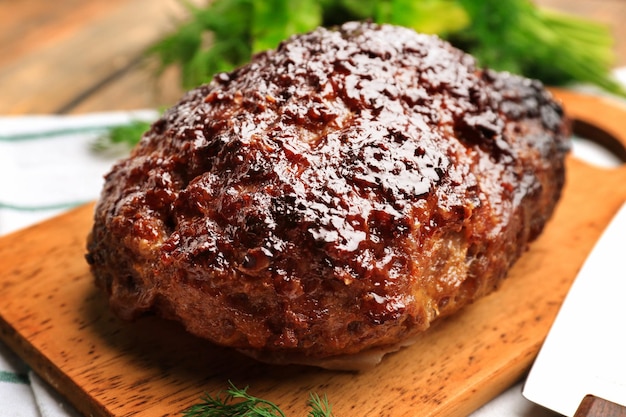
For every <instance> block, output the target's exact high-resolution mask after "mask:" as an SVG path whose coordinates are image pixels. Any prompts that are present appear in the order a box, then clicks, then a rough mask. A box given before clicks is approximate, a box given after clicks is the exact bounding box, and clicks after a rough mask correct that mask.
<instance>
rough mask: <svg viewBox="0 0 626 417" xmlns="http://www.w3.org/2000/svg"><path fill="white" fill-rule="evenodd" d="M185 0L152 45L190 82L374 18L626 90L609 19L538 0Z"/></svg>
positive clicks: (549, 77) (498, 62) (514, 64)
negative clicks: (325, 30)
mask: <svg viewBox="0 0 626 417" xmlns="http://www.w3.org/2000/svg"><path fill="white" fill-rule="evenodd" d="M187 7H188V9H189V11H190V14H191V19H190V20H189V21H188V22H186V23H183V24H181V25H180V27H179V28H178V30H177V31H175V32H174V33H173V34H171V35H170V36H168V37H166V38H165V39H163V40H162V41H161V42H159V43H157V44H156V45H155V46H154V47H153V48H151V49H150V53H151V54H154V55H156V56H157V57H158V58H159V61H160V64H161V67H160V68H165V67H167V66H169V65H173V64H176V65H179V66H180V67H181V69H182V76H181V85H182V87H183V88H192V87H195V86H197V85H199V84H201V83H205V82H208V81H209V80H210V79H211V78H212V76H213V75H214V74H215V73H217V72H220V71H228V70H231V69H233V68H235V67H237V66H239V65H242V64H244V63H246V62H247V61H248V60H249V59H250V58H251V56H252V55H253V54H255V53H257V52H260V51H263V50H266V49H270V48H274V47H276V46H277V45H278V43H279V42H280V41H282V40H284V39H287V38H288V37H289V36H291V35H293V34H296V33H301V32H307V31H310V30H312V29H314V28H315V27H317V26H320V25H322V26H332V25H337V24H341V23H343V22H346V21H349V20H365V19H369V20H372V21H375V22H378V23H392V24H396V25H402V26H407V27H411V28H413V29H415V30H416V31H418V32H424V33H434V34H437V35H439V36H441V37H443V38H446V39H448V40H450V41H451V42H452V43H453V44H454V45H456V46H458V47H460V48H461V49H464V50H466V51H467V52H470V53H471V54H472V55H474V56H475V57H477V59H478V61H479V63H480V64H481V65H482V66H488V67H492V68H494V69H498V70H507V71H510V72H514V73H518V74H522V75H525V76H527V77H532V78H538V79H540V80H542V81H544V83H546V84H565V83H569V82H586V83H592V84H595V85H597V86H599V87H601V88H603V89H605V90H608V91H610V92H612V93H616V94H621V95H625V96H626V91H625V90H624V88H623V87H622V86H621V85H620V84H618V83H617V82H616V81H615V80H614V79H613V78H611V76H610V69H611V65H612V64H613V59H614V57H613V51H612V44H613V39H612V37H611V33H610V31H609V29H608V27H606V26H604V25H601V24H599V23H595V22H592V21H589V20H585V19H581V18H576V17H573V16H569V15H565V14H562V13H557V12H553V11H549V10H547V9H544V8H540V7H538V6H536V5H535V4H533V3H532V1H531V0H481V1H475V0H319V1H315V0H300V1H291V0H214V1H212V2H209V3H208V4H207V5H206V6H202V7H199V6H193V5H190V4H187Z"/></svg>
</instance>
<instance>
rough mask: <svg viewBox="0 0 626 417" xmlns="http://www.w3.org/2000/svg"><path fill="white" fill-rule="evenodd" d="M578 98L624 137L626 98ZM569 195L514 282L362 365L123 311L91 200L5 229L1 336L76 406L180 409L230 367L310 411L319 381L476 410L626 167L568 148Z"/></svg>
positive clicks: (499, 381)
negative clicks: (109, 285)
mask: <svg viewBox="0 0 626 417" xmlns="http://www.w3.org/2000/svg"><path fill="white" fill-rule="evenodd" d="M556 94H557V95H559V96H560V97H562V98H563V100H564V101H565V104H566V108H567V110H568V112H569V113H570V114H571V115H573V116H574V117H576V118H577V119H579V120H583V121H584V122H585V123H587V124H590V125H593V126H596V127H599V128H600V129H602V131H603V132H604V133H605V136H606V137H608V138H618V139H617V140H616V139H609V141H611V140H613V141H615V143H614V145H615V144H618V145H619V146H621V148H622V149H623V147H624V144H626V107H625V106H623V105H619V104H616V103H613V102H611V101H609V100H607V99H602V98H598V97H585V96H579V95H577V94H573V93H569V92H566V91H556ZM567 169H568V175H567V184H566V188H565V190H564V194H563V198H562V201H561V202H560V204H559V206H558V209H557V211H556V213H555V215H554V217H553V219H552V220H551V221H550V222H549V224H548V225H547V227H546V229H545V232H544V234H543V235H542V236H541V237H540V238H539V239H538V240H537V241H536V242H534V243H533V244H532V246H531V248H530V250H529V251H528V252H527V253H526V254H524V255H523V257H522V258H521V259H520V261H519V262H518V263H517V264H516V265H515V266H514V268H513V269H512V270H511V272H510V274H509V277H508V279H507V280H506V281H505V282H504V285H503V287H502V288H501V289H500V290H499V291H497V292H496V293H494V294H492V295H490V296H487V297H485V298H483V299H482V300H480V301H478V302H476V303H475V304H473V305H471V306H469V307H467V308H466V309H464V310H463V311H461V312H460V313H459V314H457V315H456V316H453V317H451V318H450V319H447V320H445V321H443V322H442V323H440V325H438V326H435V327H433V328H432V329H431V330H430V331H428V332H426V333H425V334H424V335H423V337H422V338H421V339H419V340H418V341H417V343H416V344H414V345H413V346H411V347H409V348H405V349H403V350H401V351H400V352H398V353H395V354H392V355H389V356H388V357H386V358H385V359H384V361H383V363H381V364H380V365H379V366H377V367H376V368H375V369H373V370H370V371H365V372H362V373H351V372H333V371H326V370H319V369H314V368H307V367H300V366H284V367H276V366H269V365H263V364H259V363H256V362H254V361H253V360H251V359H248V358H246V357H243V356H240V355H239V354H237V353H235V352H232V351H230V350H228V349H223V348H219V347H215V346H212V345H211V344H209V343H207V342H205V341H203V340H200V339H197V338H195V337H193V336H190V335H189V334H187V333H185V332H184V331H183V330H182V328H181V327H179V326H178V325H177V324H174V323H171V322H167V321H163V320H160V319H157V318H154V317H151V318H145V319H141V320H138V321H136V322H133V323H125V322H121V321H120V320H118V319H116V318H115V317H114V316H112V315H111V314H110V313H109V311H108V308H107V306H106V302H105V301H104V299H103V297H102V296H101V294H100V293H99V292H98V291H97V290H96V289H95V288H94V285H93V280H92V277H91V276H90V273H89V270H88V266H87V264H86V262H85V260H84V253H85V249H84V247H85V238H86V235H87V233H88V231H89V229H90V227H91V221H92V210H93V206H92V205H88V206H84V207H81V208H79V209H77V210H74V211H72V212H69V213H68V214H65V215H62V216H60V217H57V218H55V219H53V220H50V221H47V222H45V223H42V224H39V225H35V226H33V227H31V228H28V229H26V230H23V231H20V232H17V233H14V234H11V235H8V236H6V237H4V238H3V239H1V240H0V265H2V268H1V270H2V274H1V275H0V294H1V297H2V302H1V303H0V337H1V338H2V340H3V341H4V342H5V343H7V344H8V345H9V346H10V347H11V348H12V349H13V350H15V351H16V352H17V353H18V354H19V355H20V356H22V357H23V358H24V359H25V360H26V361H27V362H28V363H29V364H30V366H31V367H32V368H33V369H34V370H35V371H37V372H38V373H39V374H40V375H41V376H42V377H43V378H44V379H45V380H47V381H48V382H49V383H50V384H52V386H53V387H55V388H56V389H57V390H58V391H59V392H61V393H62V394H63V395H64V396H66V397H67V398H68V400H69V401H70V402H72V403H73V404H74V405H75V406H76V408H77V409H78V410H80V411H81V412H83V413H84V414H85V415H93V416H131V415H132V416H146V417H147V416H151V417H152V416H171V415H179V414H180V412H181V410H183V409H185V408H186V407H188V406H190V405H192V404H194V403H195V402H197V400H198V398H199V396H200V395H201V394H202V393H203V392H204V391H207V392H209V393H211V394H214V395H215V394H217V393H218V392H219V391H221V390H223V389H225V388H227V384H228V381H229V380H230V381H232V382H233V383H235V384H236V385H237V386H240V387H244V386H246V385H249V386H250V392H251V393H252V394H254V395H258V396H261V397H264V398H266V399H268V400H271V401H274V402H276V403H277V404H278V405H280V406H281V407H282V408H283V410H285V412H286V414H287V415H290V416H303V415H306V408H307V404H306V401H307V398H308V394H309V392H317V393H319V394H320V395H321V394H324V393H326V394H327V395H328V397H329V400H330V402H331V403H332V404H333V407H334V412H335V415H336V416H338V417H339V416H343V417H347V416H357V415H358V416H377V417H378V416H394V417H401V416H446V417H454V416H465V415H467V414H468V413H470V412H471V411H473V410H475V409H476V408H478V407H479V406H481V405H482V404H484V403H486V402H487V401H489V400H490V399H491V398H493V397H494V396H496V395H497V394H499V393H500V392H501V391H503V390H504V389H505V388H507V387H509V386H510V385H511V384H512V383H514V382H515V381H517V380H518V379H519V378H520V377H522V376H523V375H524V373H525V372H526V371H527V369H528V368H529V366H530V364H531V362H532V360H533V359H534V357H535V355H536V353H537V351H538V349H539V346H540V345H541V343H542V341H543V339H544V337H545V335H546V333H547V331H548V329H549V326H550V325H551V323H552V321H553V319H554V317H555V315H556V312H557V310H558V307H559V306H560V304H561V302H562V300H563V298H564V296H565V294H566V292H567V290H568V288H569V286H570V284H571V282H572V280H573V279H574V277H575V275H576V273H577V271H578V270H579V268H580V267H581V265H582V263H583V261H584V259H585V257H586V256H587V254H588V253H589V252H590V250H591V248H592V246H593V244H594V243H595V241H596V240H597V238H598V237H599V235H600V233H601V232H602V230H603V229H604V227H605V226H606V225H607V224H608V222H609V220H610V219H611V217H612V216H613V214H614V213H615V212H616V211H617V209H618V208H619V207H620V205H621V204H622V203H623V202H624V201H625V200H626V167H625V166H622V167H620V168H618V169H605V168H597V167H593V166H590V165H587V164H586V163H583V162H581V161H579V160H576V159H574V158H573V157H570V158H569V159H568V162H567Z"/></svg>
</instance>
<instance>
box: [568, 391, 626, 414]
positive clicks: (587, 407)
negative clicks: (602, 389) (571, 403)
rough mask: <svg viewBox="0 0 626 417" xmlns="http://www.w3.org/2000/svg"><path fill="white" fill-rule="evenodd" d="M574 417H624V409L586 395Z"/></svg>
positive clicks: (625, 409)
mask: <svg viewBox="0 0 626 417" xmlns="http://www.w3.org/2000/svg"><path fill="white" fill-rule="evenodd" d="M574 417H626V407H624V406H621V405H619V404H616V403H614V402H611V401H607V400H604V399H602V398H600V397H596V396H593V395H587V396H585V398H583V400H582V401H581V403H580V406H579V407H578V410H576V414H574Z"/></svg>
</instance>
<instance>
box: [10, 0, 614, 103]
mask: <svg viewBox="0 0 626 417" xmlns="http://www.w3.org/2000/svg"><path fill="white" fill-rule="evenodd" d="M206 1H207V0H184V1H183V0H90V1H84V0H55V1H53V2H51V1H49V0H21V1H9V0H5V1H0V91H1V92H2V96H1V98H0V114H11V115H13V114H32V113H61V114H65V113H86V112H93V111H109V110H134V109H138V108H159V107H162V106H169V105H171V104H173V103H175V102H176V101H178V99H179V97H180V96H181V95H182V93H183V91H182V89H181V88H180V85H179V84H180V83H179V77H178V73H177V71H176V69H172V70H170V71H167V72H166V73H165V74H163V75H162V76H160V77H155V71H154V66H153V65H152V64H153V62H150V60H149V59H146V57H145V56H144V51H145V50H146V48H148V47H149V46H150V45H152V44H153V43H154V42H155V41H156V40H157V39H160V38H161V37H162V36H164V35H165V34H166V33H169V32H170V31H172V30H173V28H175V27H176V24H177V22H180V20H181V19H184V17H185V9H184V7H183V6H182V5H183V3H186V2H191V3H195V4H204V3H206ZM535 2H536V3H537V4H538V5H541V6H547V7H551V8H554V9H556V10H559V11H563V12H566V13H570V14H574V15H578V16H581V17H584V18H586V19H591V20H595V21H598V22H602V23H604V24H606V25H607V26H608V27H609V29H610V30H611V32H612V34H613V35H614V39H615V45H614V51H615V54H616V60H615V66H624V65H626V25H624V21H626V1H624V0H535Z"/></svg>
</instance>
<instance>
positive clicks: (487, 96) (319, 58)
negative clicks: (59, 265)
mask: <svg viewBox="0 0 626 417" xmlns="http://www.w3.org/2000/svg"><path fill="white" fill-rule="evenodd" d="M568 129H569V128H568V123H567V120H566V118H565V116H564V114H563V111H562V108H561V106H560V105H559V104H558V103H557V102H556V101H555V100H554V99H553V98H552V96H551V95H550V93H549V92H548V91H547V90H546V89H545V88H544V86H543V85H542V84H541V83H540V82H538V81H534V80H530V79H526V78H522V77H520V76H516V75H512V74H509V73H498V72H494V71H492V70H489V69H481V68H479V67H478V66H477V64H476V62H475V60H474V59H473V58H472V57H471V56H469V55H467V54H465V53H463V52H462V51H460V50H458V49H455V48H454V47H452V46H451V45H450V44H448V43H446V42H444V41H442V40H441V39H439V38H437V37H435V36H428V35H423V34H418V33H415V32H414V31H412V30H409V29H406V28H401V27H395V26H391V25H377V24H373V23H357V22H350V23H346V24H344V25H342V26H340V27H336V28H330V29H325V28H319V29H317V30H315V31H313V32H310V33H307V34H303V35H297V36H294V37H291V38H290V39H288V40H286V41H284V42H283V43H281V44H280V45H279V46H278V47H277V49H276V50H271V51H267V52H263V53H261V54H258V55H256V56H254V57H253V59H252V60H251V62H250V63H249V64H247V65H245V66H243V67H240V68H238V69H236V70H234V71H233V72H230V73H221V74H218V75H216V76H215V77H214V79H213V80H212V81H211V82H210V83H209V84H207V85H203V86H200V87H198V88H196V89H193V90H192V91H189V92H188V93H187V94H185V95H184V96H183V97H182V98H181V100H180V101H179V102H178V103H177V104H176V105H174V106H173V107H171V108H170V109H169V110H167V111H166V112H165V113H164V115H163V116H162V117H161V118H160V119H159V120H158V121H156V122H155V123H154V124H153V125H152V127H151V128H150V129H149V131H148V132H147V133H146V134H145V135H144V136H143V138H142V140H141V142H140V143H139V145H138V146H137V147H136V148H135V149H134V150H133V151H132V154H131V155H130V156H129V157H128V158H126V159H123V160H121V161H119V163H117V164H116V165H115V166H114V167H113V168H112V170H111V171H110V173H108V175H107V176H106V181H105V185H104V188H103V190H102V194H101V198H100V199H99V201H98V203H97V206H96V210H95V220H94V225H93V230H92V231H91V233H90V235H89V238H88V244H87V252H88V253H87V255H86V258H87V261H88V262H89V264H90V265H91V271H92V272H93V275H94V276H95V282H96V284H97V286H98V287H100V288H101V289H102V290H103V291H104V293H105V294H106V296H107V297H108V302H109V304H110V307H111V308H112V310H113V311H114V312H115V313H116V314H117V315H119V317H121V318H123V319H134V318H137V317H138V316H140V315H142V314H145V313H156V314H158V315H160V316H162V317H165V318H168V319H174V320H177V321H180V322H181V323H182V324H183V325H184V327H185V328H186V329H187V330H188V331H189V332H191V333H193V334H195V335H197V336H200V337H202V338H206V339H208V340H209V341H211V342H213V343H215V344H218V345H222V346H229V347H232V348H235V349H238V350H241V351H243V352H245V353H247V354H250V355H252V356H255V357H257V358H259V359H261V360H265V361H272V362H279V363H290V362H295V363H310V364H315V365H320V366H339V367H347V368H351V367H359V366H361V364H360V363H359V361H358V360H356V359H355V360H354V361H351V358H358V357H360V355H364V356H367V355H368V353H372V352H385V351H387V350H392V349H394V348H396V347H397V346H399V345H402V344H405V343H408V342H409V341H410V340H411V339H412V338H414V337H416V336H417V335H419V334H421V333H423V332H424V331H425V330H427V329H428V328H429V327H430V326H431V325H432V324H433V323H434V322H436V321H438V320H440V319H441V318H443V317H446V316H449V315H451V314H452V313H455V312H457V311H458V310H459V309H461V308H462V307H463V306H465V305H467V304H468V303H471V302H473V301H474V300H476V299H478V298H479V297H482V296H484V295H486V294H488V293H490V292H492V291H493V290H495V289H496V288H498V286H499V285H500V283H501V282H502V281H503V279H504V278H505V276H506V275H507V271H509V269H510V268H511V266H512V265H513V264H514V262H515V261H516V260H517V259H518V258H519V257H520V255H521V254H522V253H523V252H524V251H525V250H526V249H527V247H528V245H529V242H531V241H532V240H533V239H535V238H536V237H537V236H538V235H539V234H540V233H541V232H542V229H543V228H544V225H545V224H546V222H547V221H548V219H549V218H550V216H551V214H552V213H553V210H554V208H555V205H556V204H557V201H558V200H559V197H560V193H561V189H562V186H563V184H564V178H565V171H564V170H565V168H564V158H565V155H566V154H567V152H568V149H569V142H568V137H569V131H568ZM344 359H347V361H343V360H344ZM355 363H356V364H357V365H355Z"/></svg>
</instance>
